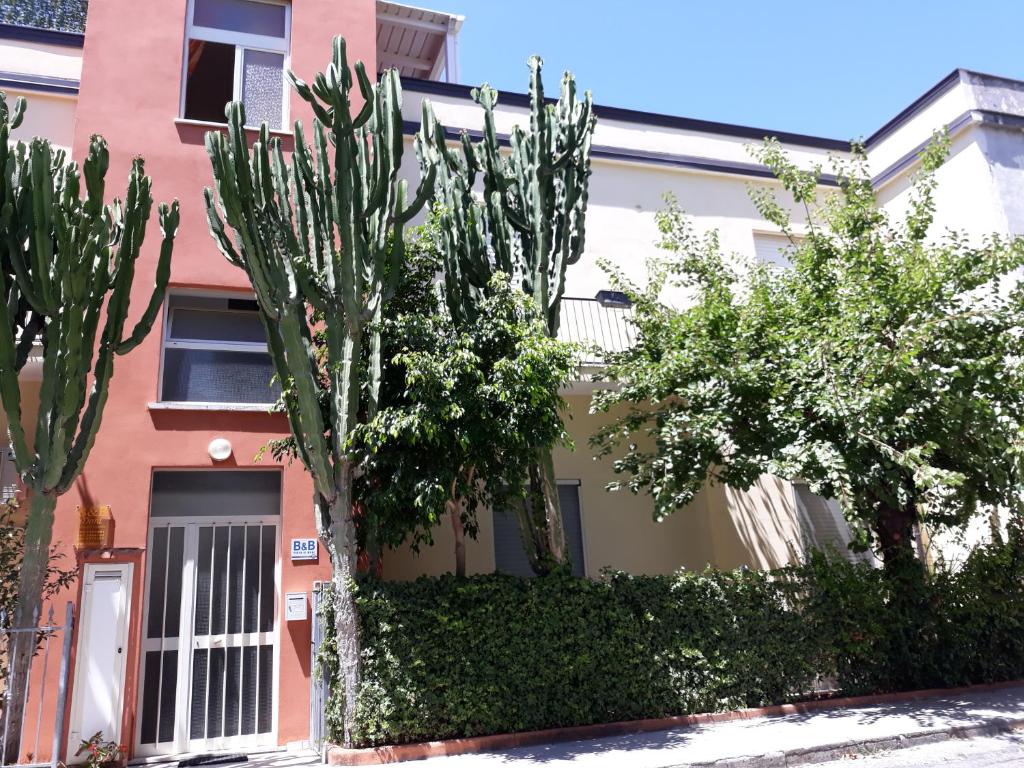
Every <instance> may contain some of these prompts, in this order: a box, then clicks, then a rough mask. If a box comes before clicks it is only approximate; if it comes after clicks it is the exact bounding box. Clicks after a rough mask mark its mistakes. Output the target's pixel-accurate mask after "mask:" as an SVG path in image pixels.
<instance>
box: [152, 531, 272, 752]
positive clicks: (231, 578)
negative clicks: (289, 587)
mask: <svg viewBox="0 0 1024 768" xmlns="http://www.w3.org/2000/svg"><path fill="white" fill-rule="evenodd" d="M277 522H278V521H277V520H276V519H261V518H259V517H252V518H236V519H221V520H208V521H203V522H202V523H198V522H195V521H187V522H186V521H182V520H180V519H174V518H163V519H161V520H160V521H159V522H156V523H154V525H153V526H152V527H151V529H150V544H149V547H150V549H149V551H150V553H151V557H150V567H149V573H148V577H149V578H148V583H147V587H146V589H147V598H148V599H147V606H146V622H145V632H144V636H143V642H142V686H141V691H140V704H141V706H140V711H141V717H140V718H139V725H138V735H137V744H138V745H139V754H140V755H143V756H149V755H157V754H168V753H182V752H186V751H187V752H199V751H208V750H211V749H236V748H253V747H258V746H272V745H273V744H274V743H275V737H274V733H273V730H274V728H273V725H274V720H273V715H274V710H275V707H276V685H275V684H274V681H275V676H276V671H275V667H276V663H275V655H276V654H275V651H276V645H277V636H276V626H275V624H276V621H275V612H276V604H277V600H276V593H277V590H276V584H275V582H276V566H277V530H278V529H277Z"/></svg>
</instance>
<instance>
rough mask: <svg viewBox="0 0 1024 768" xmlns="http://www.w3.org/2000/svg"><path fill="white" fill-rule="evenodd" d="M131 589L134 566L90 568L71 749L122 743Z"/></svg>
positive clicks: (77, 662)
mask: <svg viewBox="0 0 1024 768" xmlns="http://www.w3.org/2000/svg"><path fill="white" fill-rule="evenodd" d="M131 587H132V565H131V564H130V563H127V564H117V565H95V564H87V565H86V566H85V574H84V579H83V584H82V610H81V623H80V629H79V632H78V648H77V651H76V654H75V683H74V689H73V691H74V692H73V694H72V702H71V729H70V735H69V738H68V744H71V745H77V744H78V743H79V742H81V741H83V740H85V739H88V738H89V737H90V736H92V735H93V734H94V733H96V732H101V733H102V734H103V739H104V740H107V741H115V742H120V739H121V717H122V714H123V712H124V708H123V706H122V705H123V699H122V696H123V692H124V672H125V666H124V665H125V651H126V648H125V646H126V645H127V641H128V615H129V601H130V600H131Z"/></svg>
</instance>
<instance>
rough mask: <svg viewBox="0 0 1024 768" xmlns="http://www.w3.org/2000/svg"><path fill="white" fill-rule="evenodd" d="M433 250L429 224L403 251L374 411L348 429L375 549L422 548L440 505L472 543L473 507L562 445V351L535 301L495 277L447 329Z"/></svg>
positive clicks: (567, 351)
mask: <svg viewBox="0 0 1024 768" xmlns="http://www.w3.org/2000/svg"><path fill="white" fill-rule="evenodd" d="M435 244H436V230H434V229H433V228H427V229H424V230H422V231H421V232H419V233H418V234H417V236H416V237H415V238H414V239H413V240H412V241H411V242H410V243H409V245H408V246H407V252H408V254H409V257H410V261H411V264H412V265H413V266H414V270H413V271H412V272H411V273H409V274H407V276H406V277H405V278H404V280H403V283H404V285H403V286H401V287H400V288H399V290H398V292H396V294H395V296H394V298H393V299H392V301H390V302H388V303H387V304H386V305H385V309H384V313H383V315H384V316H383V320H382V329H381V337H382V344H383V360H384V374H383V381H382V387H381V392H380V399H379V408H378V410H377V412H376V414H375V415H374V416H373V418H372V419H370V420H368V421H367V422H366V423H364V424H361V425H359V426H358V427H357V428H356V429H355V431H354V433H353V448H354V451H355V453H356V454H357V455H358V457H359V467H360V470H361V472H360V476H359V479H358V482H357V489H356V493H357V497H358V499H359V501H360V502H361V503H362V504H363V505H364V506H365V508H366V509H367V510H370V511H371V512H372V514H371V515H368V516H367V519H366V526H365V527H366V528H367V529H369V530H368V534H369V535H370V536H371V537H372V538H375V539H376V541H377V543H378V544H379V545H382V546H391V547H397V546H399V545H401V544H402V543H403V541H406V539H407V538H408V539H409V541H410V542H411V544H412V545H413V547H414V548H415V547H418V545H419V544H420V543H423V542H426V543H432V530H431V529H432V528H433V527H434V526H436V525H437V524H438V522H439V520H440V518H441V516H442V514H443V513H444V512H445V509H446V504H449V502H450V503H451V504H453V505H454V506H455V507H456V508H457V509H458V510H459V511H458V514H459V515H460V517H461V522H462V526H463V528H464V529H465V532H466V534H468V535H470V536H475V533H476V511H477V509H478V508H479V507H480V506H481V505H484V506H489V507H491V508H505V507H506V505H508V504H509V503H511V502H512V501H513V499H514V498H517V497H519V496H521V493H522V491H521V489H522V488H523V486H524V485H525V482H526V476H527V468H528V465H529V463H530V462H531V461H532V459H533V457H534V452H535V451H536V450H537V448H549V447H551V446H553V445H554V444H555V443H556V442H558V441H560V440H564V439H565V432H564V427H563V425H562V420H561V418H560V417H559V411H560V410H561V407H562V405H563V403H562V400H561V397H560V395H559V388H560V387H561V386H563V385H564V384H565V382H566V381H567V380H568V379H569V378H570V374H571V373H572V370H573V362H574V354H573V348H572V346H571V345H568V344H566V343H564V342H560V341H557V340H556V339H552V338H550V337H549V336H548V335H547V333H546V330H545V328H544V325H543V323H542V321H541V320H540V319H539V317H538V316H537V311H536V307H535V305H534V304H533V302H532V301H531V300H530V299H529V298H528V297H526V296H524V295H523V294H522V293H520V292H519V291H516V290H514V289H513V288H512V287H511V286H510V285H509V280H508V277H507V276H505V275H503V274H501V273H497V274H496V275H495V276H494V277H492V279H491V283H490V285H489V286H488V295H487V297H486V298H484V299H482V300H481V302H480V303H479V305H478V307H477V312H476V313H475V315H474V317H473V319H472V320H468V319H467V320H465V321H464V322H463V323H462V324H458V325H457V324H456V323H455V322H454V321H453V319H452V317H451V315H450V314H449V313H448V311H447V308H446V307H445V305H444V303H443V302H442V301H440V299H439V297H438V295H437V292H436V291H434V290H432V289H433V278H434V274H436V272H435V270H436V267H437V266H438V265H439V256H438V254H437V250H436V245H435ZM431 267H433V268H434V269H431ZM417 275H418V276H419V277H418V281H417V280H415V279H414V278H416V276H417Z"/></svg>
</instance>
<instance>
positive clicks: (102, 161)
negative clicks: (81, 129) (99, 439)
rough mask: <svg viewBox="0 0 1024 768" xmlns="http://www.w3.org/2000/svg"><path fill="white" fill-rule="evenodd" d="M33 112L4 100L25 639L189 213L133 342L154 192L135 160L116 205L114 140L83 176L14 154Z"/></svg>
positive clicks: (2, 197) (15, 711) (3, 170)
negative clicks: (26, 381)
mask: <svg viewBox="0 0 1024 768" xmlns="http://www.w3.org/2000/svg"><path fill="white" fill-rule="evenodd" d="M24 111H25V102H24V100H23V99H19V100H18V102H17V103H16V105H15V107H14V110H13V111H12V110H10V109H9V107H8V105H7V102H6V99H5V97H4V95H3V93H2V92H0V406H2V407H3V410H4V413H5V415H6V417H7V423H8V432H9V437H10V443H11V448H12V451H13V453H14V464H15V467H16V468H17V470H18V473H19V475H20V476H21V480H22V482H23V483H24V484H25V486H26V487H27V488H28V490H29V499H30V501H29V506H28V519H27V523H26V534H25V559H24V563H23V565H22V569H21V573H20V581H19V587H18V596H17V604H16V609H15V626H18V627H25V626H30V625H31V622H32V621H34V620H35V617H36V616H37V615H38V612H39V608H40V600H41V594H42V589H43V585H44V580H45V574H46V570H47V560H48V557H49V545H50V538H51V536H52V531H53V522H54V509H55V507H56V504H57V498H58V497H59V496H60V495H61V494H63V493H65V492H66V491H67V490H68V488H70V487H71V484H72V483H74V481H75V479H76V478H77V477H78V476H79V475H80V474H81V472H82V468H83V467H84V466H85V462H86V460H87V459H88V457H89V452H90V451H91V450H92V446H93V443H94V442H95V440H96V433H97V431H98V429H99V426H100V422H101V420H102V417H103V410H104V406H105V405H106V402H107V393H108V391H109V386H110V380H111V377H112V376H113V374H114V359H115V357H116V356H118V355H123V354H126V353H128V352H130V351H131V350H132V349H134V348H135V347H136V346H138V345H139V343H141V342H142V340H143V339H144V338H145V337H146V335H147V334H148V333H149V331H150V329H151V328H152V327H153V323H154V322H155V320H156V317H157V315H158V314H159V311H160V306H161V304H162V303H163V298H164V292H165V290H166V287H167V281H168V279H169V277H170V259H171V251H172V249H173V245H174V236H175V234H176V231H177V228H178V222H179V214H178V203H177V201H175V202H174V203H173V204H172V205H171V206H170V207H168V206H166V205H161V206H160V207H159V209H158V211H159V222H160V228H161V230H162V232H163V240H162V243H161V246H160V250H159V254H158V256H157V261H156V271H155V280H154V283H155V284H154V287H153V292H152V294H151V295H150V297H149V300H148V301H147V303H146V306H145V308H144V309H143V311H142V314H141V317H140V318H139V320H138V322H137V323H136V325H135V327H134V328H133V329H132V331H131V333H129V334H127V335H126V334H125V324H126V321H127V316H128V309H129V302H130V299H131V291H132V285H133V282H134V278H135V267H136V262H137V261H138V259H139V255H140V252H141V247H142V242H143V239H144V238H145V235H146V225H147V223H148V221H149V216H150V213H151V210H152V207H153V198H152V195H151V194H150V190H151V188H152V180H151V179H150V178H149V177H148V176H146V175H145V173H144V165H143V161H142V160H141V159H138V158H137V159H135V160H134V161H133V162H132V166H131V171H130V173H129V176H128V190H127V194H126V195H125V199H124V201H123V202H122V201H121V200H118V199H115V200H114V201H113V202H112V203H111V204H109V205H107V204H105V203H104V194H105V176H106V172H107V168H108V167H109V165H110V157H109V153H108V150H107V144H106V142H105V141H104V140H103V139H102V137H99V136H93V137H92V140H91V141H90V142H89V150H88V154H87V156H86V158H85V161H84V162H83V163H82V165H81V166H79V165H78V164H77V163H74V162H67V161H66V156H65V153H64V151H63V150H60V149H54V148H53V146H52V145H51V144H50V143H49V142H48V141H46V140H45V139H40V138H35V139H32V140H31V141H30V142H28V143H25V142H21V141H19V142H14V143H12V142H10V141H9V138H10V132H11V130H13V129H14V128H16V127H18V125H19V123H20V122H21V119H22V117H23V115H24ZM83 182H84V185H83ZM83 186H84V190H83ZM83 191H84V196H83V194H82V193H83ZM40 341H41V345H40V346H41V356H42V371H43V373H42V382H41V384H40V386H39V413H38V418H37V424H36V432H35V442H34V445H32V446H30V445H29V444H28V440H27V438H26V434H25V430H24V428H23V425H22V418H23V414H22V410H21V390H20V383H19V380H18V376H19V373H20V372H21V370H22V368H23V367H24V366H25V364H26V362H27V361H28V359H29V356H30V354H31V352H32V349H33V347H35V346H36V345H37V342H40ZM90 380H91V385H90ZM33 650H34V645H32V644H31V643H29V644H26V647H25V648H19V649H16V652H15V654H14V658H13V659H12V664H13V666H14V669H13V670H12V677H11V685H12V686H13V689H14V690H24V688H23V687H21V686H24V685H25V683H26V679H27V678H26V675H27V674H28V671H29V665H30V663H31V657H30V655H29V656H26V655H25V654H31V651H33ZM15 699H16V700H17V699H18V697H17V696H16V697H15ZM22 715H23V713H22V712H21V710H20V704H17V705H16V706H15V708H12V712H11V717H10V737H9V739H8V744H6V745H5V750H6V751H8V753H10V751H11V750H13V751H14V752H15V753H16V752H17V750H18V744H17V742H18V739H19V737H20V735H21V726H22V719H21V718H22Z"/></svg>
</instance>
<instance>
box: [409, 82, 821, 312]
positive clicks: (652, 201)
mask: <svg viewBox="0 0 1024 768" xmlns="http://www.w3.org/2000/svg"><path fill="white" fill-rule="evenodd" d="M433 103H434V108H435V112H436V114H437V115H438V117H439V119H440V120H441V122H442V123H443V124H444V125H446V126H447V127H448V128H449V129H458V128H469V129H479V128H480V127H481V126H482V110H481V108H480V107H479V106H477V105H476V104H474V103H472V102H467V101H465V100H461V101H460V100H457V99H452V98H448V97H444V98H442V99H441V100H436V99H435V100H433ZM403 112H404V113H405V115H406V118H407V119H410V120H418V119H419V116H420V98H419V94H416V93H412V92H406V94H405V104H404V107H403ZM526 118H527V115H526V110H525V108H515V107H506V108H504V109H502V110H501V111H500V112H499V113H498V114H497V128H498V130H499V132H503V133H504V132H508V131H510V130H511V128H512V126H513V125H514V124H515V123H516V122H523V121H524V120H525V119H526ZM594 143H595V145H605V146H615V147H617V148H626V149H641V150H645V151H655V152H664V153H670V154H686V155H690V156H699V157H702V158H705V159H707V160H710V161H730V162H744V163H750V164H753V160H752V158H751V156H750V154H749V152H748V149H747V148H748V147H750V146H751V145H753V144H754V143H755V142H753V141H751V140H747V139H737V138H733V137H722V136H713V135H708V134H698V133H695V132H690V131H673V130H669V129H657V128H648V127H646V126H643V125H639V124H630V123H624V122H614V121H602V120H601V119H600V117H599V118H598V127H597V130H596V133H595V139H594ZM786 149H787V151H788V152H789V153H790V156H791V157H792V158H793V160H794V161H796V162H798V163H800V164H802V165H803V166H805V167H807V166H809V165H810V164H812V163H822V164H823V165H825V166H826V170H827V164H826V160H827V153H826V152H825V151H823V150H817V149H814V148H807V147H786ZM591 167H592V171H593V175H592V177H591V181H590V200H589V205H588V209H587V240H586V250H585V252H584V254H583V256H582V258H581V259H580V261H579V262H578V263H577V264H575V265H573V266H572V267H570V269H569V270H568V273H567V276H566V280H567V286H566V295H568V296H577V297H585V298H589V297H593V296H594V294H595V293H597V291H599V290H601V289H604V288H608V287H609V279H608V276H607V275H606V274H605V272H604V270H602V269H601V268H600V267H599V261H601V260H607V261H608V262H611V263H613V264H615V265H616V266H618V267H619V268H620V269H622V270H623V272H624V273H625V275H626V276H627V277H628V278H629V279H630V280H632V281H634V282H638V283H641V284H642V283H643V282H645V279H646V264H647V261H648V259H649V258H650V257H652V256H656V255H659V254H663V252H662V251H660V249H659V248H658V247H657V243H658V241H659V239H660V234H659V232H658V228H657V223H656V214H657V213H658V212H659V211H661V210H663V209H664V207H665V202H664V196H665V194H666V193H668V192H671V193H672V194H674V195H675V197H676V199H677V200H678V201H679V205H680V206H681V207H682V209H683V210H684V211H685V212H686V214H687V215H688V216H689V217H690V219H691V222H692V223H693V226H694V228H695V230H696V231H698V232H700V233H704V232H707V231H709V230H717V231H718V233H719V238H720V242H721V247H722V250H723V251H724V252H725V253H727V254H731V253H735V254H740V255H741V256H743V257H745V258H753V256H754V237H753V235H754V232H755V231H772V230H773V229H774V227H772V226H771V225H769V224H768V223H767V222H766V221H765V220H764V219H762V218H761V217H760V216H759V215H758V213H757V211H756V210H755V208H754V206H753V204H752V203H751V202H750V198H749V194H748V188H749V186H750V185H771V186H774V187H775V188H776V189H779V190H780V200H782V201H786V200H787V199H788V196H787V195H786V194H785V193H782V192H781V189H780V188H779V186H778V184H776V183H775V182H773V181H771V180H768V179H760V178H756V177H751V176H744V175H739V174H729V173H720V172H711V171H703V170H692V169H684V168H677V167H671V166H664V165H657V164H653V163H645V162H642V161H632V160H630V161H623V160H613V159H609V158H603V157H595V158H594V159H593V160H592V163H591ZM402 175H403V177H404V178H406V179H408V180H409V183H410V185H413V184H415V183H416V182H417V180H418V168H417V165H416V159H415V153H414V152H413V151H412V142H411V140H410V139H407V149H406V155H405V158H404V161H403V164H402ZM822 193H823V194H827V190H826V189H825V188H823V190H822ZM793 217H794V223H795V225H796V227H795V228H796V229H797V230H798V231H799V230H801V229H802V228H803V223H804V222H803V211H802V209H797V208H795V207H794V208H793ZM422 218H423V217H422V216H420V217H419V218H418V219H417V222H419V221H422ZM667 298H669V299H673V300H675V301H684V300H685V296H684V295H683V294H682V293H681V292H679V291H676V292H675V293H674V294H669V295H668V296H667Z"/></svg>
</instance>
